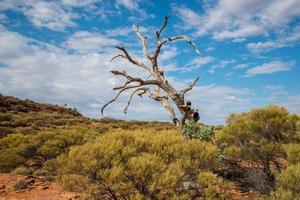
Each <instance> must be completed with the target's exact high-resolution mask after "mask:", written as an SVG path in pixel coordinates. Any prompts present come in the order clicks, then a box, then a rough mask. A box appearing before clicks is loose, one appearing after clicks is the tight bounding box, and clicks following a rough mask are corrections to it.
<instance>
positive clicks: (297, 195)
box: [272, 163, 300, 200]
mask: <svg viewBox="0 0 300 200" xmlns="http://www.w3.org/2000/svg"><path fill="white" fill-rule="evenodd" d="M299 183H300V164H299V163H298V164H295V165H290V166H288V167H287V168H286V169H285V170H283V171H282V172H281V173H280V174H279V175H278V176H277V177H276V190H275V192H273V193H272V199H276V200H291V199H300V184H299Z"/></svg>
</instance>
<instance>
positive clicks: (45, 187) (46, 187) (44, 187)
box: [40, 186, 49, 190]
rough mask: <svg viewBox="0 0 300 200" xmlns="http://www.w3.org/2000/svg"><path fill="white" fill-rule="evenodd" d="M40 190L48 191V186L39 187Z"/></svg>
mask: <svg viewBox="0 0 300 200" xmlns="http://www.w3.org/2000/svg"><path fill="white" fill-rule="evenodd" d="M40 188H41V190H46V189H49V187H48V186H41V187H40Z"/></svg>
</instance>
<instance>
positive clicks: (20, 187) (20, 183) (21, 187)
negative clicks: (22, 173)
mask: <svg viewBox="0 0 300 200" xmlns="http://www.w3.org/2000/svg"><path fill="white" fill-rule="evenodd" d="M26 188H28V183H27V182H26V181H24V180H20V181H18V182H17V183H16V184H15V185H14V190H16V191H18V190H24V189H26Z"/></svg>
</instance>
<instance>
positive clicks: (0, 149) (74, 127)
mask: <svg viewBox="0 0 300 200" xmlns="http://www.w3.org/2000/svg"><path fill="white" fill-rule="evenodd" d="M2 97H3V96H2ZM2 99H3V98H2ZM8 99H9V103H7V102H2V101H0V105H5V106H6V107H0V111H1V113H0V172H12V173H15V174H21V175H29V174H33V175H37V176H46V178H47V180H54V178H55V180H56V181H58V182H59V183H60V184H61V185H62V186H63V187H64V188H66V189H68V190H71V191H75V192H80V193H84V194H86V195H87V199H191V197H193V198H195V199H205V200H215V199H216V200H218V199H224V200H225V199H241V198H242V196H236V195H237V194H236V191H237V190H239V189H240V190H243V191H244V192H246V193H247V191H249V190H252V191H254V193H252V195H253V196H252V197H251V198H253V199H255V197H254V196H256V197H257V196H260V194H259V192H261V193H264V194H265V196H264V197H265V199H272V200H275V199H276V200H279V199H280V200H281V199H282V200H290V199H300V196H299V194H300V188H299V184H298V183H299V182H300V164H299V163H300V119H299V116H297V115H292V114H290V113H289V112H288V111H287V110H286V109H284V108H282V107H278V106H267V107H265V108H261V109H253V110H252V111H250V112H247V113H241V114H231V115H230V116H229V117H228V118H227V120H226V123H227V124H226V125H225V126H220V127H211V126H205V125H203V124H187V125H186V126H185V127H183V129H182V130H179V129H178V128H176V127H175V126H173V125H171V124H170V123H165V122H142V121H130V122H126V121H122V120H114V119H102V120H92V119H87V118H84V117H81V116H80V115H78V114H76V113H72V111H70V110H65V109H61V108H59V107H58V106H51V105H35V103H34V102H32V101H29V100H27V101H25V102H21V101H19V100H16V99H14V98H8ZM256 185H259V186H261V185H263V187H256ZM265 185H267V186H268V187H265ZM24 187H26V186H25V185H24V183H19V184H18V185H16V187H15V189H16V190H19V189H22V188H24ZM259 188H260V189H259ZM244 189H245V190H244ZM269 192H270V193H269ZM249 194H250V193H247V194H246V195H249Z"/></svg>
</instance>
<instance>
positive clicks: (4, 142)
mask: <svg viewBox="0 0 300 200" xmlns="http://www.w3.org/2000/svg"><path fill="white" fill-rule="evenodd" d="M98 135H100V134H99V133H98V132H97V131H96V130H95V129H88V128H76V129H73V130H68V131H61V132H57V131H41V132H39V133H37V134H35V135H23V134H11V135H9V136H7V137H4V138H2V139H0V172H8V171H11V170H12V169H14V168H15V167H17V166H19V165H21V164H25V162H26V161H27V160H29V159H30V158H33V157H35V156H41V157H43V158H44V159H51V158H55V157H56V156H58V155H60V154H62V153H65V152H67V150H68V148H69V147H70V146H73V145H79V144H83V143H85V142H87V141H89V140H91V139H93V138H95V137H96V136H98Z"/></svg>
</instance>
